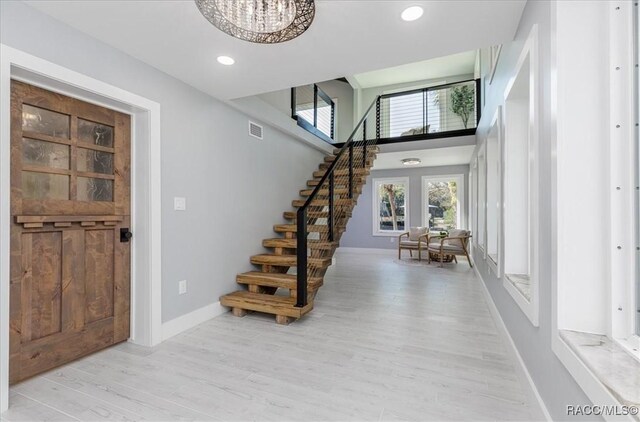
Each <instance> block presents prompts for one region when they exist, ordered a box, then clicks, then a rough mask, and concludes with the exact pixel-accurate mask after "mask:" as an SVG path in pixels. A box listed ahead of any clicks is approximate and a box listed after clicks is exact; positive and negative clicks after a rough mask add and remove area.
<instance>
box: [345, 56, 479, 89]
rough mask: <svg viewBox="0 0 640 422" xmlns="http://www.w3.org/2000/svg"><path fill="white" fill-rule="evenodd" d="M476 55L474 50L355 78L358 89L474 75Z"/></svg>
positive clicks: (376, 71)
mask: <svg viewBox="0 0 640 422" xmlns="http://www.w3.org/2000/svg"><path fill="white" fill-rule="evenodd" d="M476 55H477V51H476V50H472V51H467V52H465V53H458V54H452V55H449V56H445V57H438V58H435V59H430V60H422V61H419V62H416V63H409V64H404V65H401V66H394V67H390V68H387V69H381V70H374V71H371V72H364V73H358V74H357V75H353V78H354V79H355V82H356V83H357V84H358V87H360V88H373V87H377V86H386V85H395V84H402V83H408V82H414V81H420V80H425V79H438V78H443V79H444V78H446V77H447V76H454V75H466V74H473V71H474V68H475V64H476Z"/></svg>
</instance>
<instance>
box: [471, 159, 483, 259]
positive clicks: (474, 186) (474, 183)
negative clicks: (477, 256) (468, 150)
mask: <svg viewBox="0 0 640 422" xmlns="http://www.w3.org/2000/svg"><path fill="white" fill-rule="evenodd" d="M469 170H470V171H469V176H470V178H471V183H470V196H471V201H470V202H471V212H470V219H471V230H472V231H471V234H472V236H471V244H472V245H473V246H474V247H475V248H476V249H477V248H478V239H479V237H478V227H480V226H479V224H478V177H479V176H478V156H477V155H474V157H473V160H472V162H471V165H470V169H469Z"/></svg>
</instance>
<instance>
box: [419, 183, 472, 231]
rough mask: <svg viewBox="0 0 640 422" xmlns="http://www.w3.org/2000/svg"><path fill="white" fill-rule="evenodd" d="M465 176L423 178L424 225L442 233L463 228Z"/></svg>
mask: <svg viewBox="0 0 640 422" xmlns="http://www.w3.org/2000/svg"><path fill="white" fill-rule="evenodd" d="M463 180H464V179H463V176H462V175H453V176H440V177H429V176H425V177H423V178H422V201H423V203H422V225H423V226H428V227H429V228H430V229H431V230H434V231H442V230H450V229H456V228H461V227H462V208H461V207H462V203H461V202H462V201H461V200H460V199H461V195H462V190H463Z"/></svg>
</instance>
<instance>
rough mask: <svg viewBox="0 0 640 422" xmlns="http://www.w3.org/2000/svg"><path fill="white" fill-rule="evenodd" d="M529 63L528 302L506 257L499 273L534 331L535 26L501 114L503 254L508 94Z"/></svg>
mask: <svg viewBox="0 0 640 422" xmlns="http://www.w3.org/2000/svg"><path fill="white" fill-rule="evenodd" d="M527 60H528V61H529V73H528V75H525V76H527V77H528V78H529V117H528V156H529V159H528V162H529V169H528V198H529V199H528V201H529V203H528V210H529V223H528V249H529V252H528V254H529V258H528V267H529V273H528V276H529V284H530V289H531V294H530V296H531V297H530V299H528V298H527V297H526V296H524V294H522V292H521V291H520V290H518V288H516V286H515V285H514V283H513V282H512V281H511V280H510V279H509V277H508V275H507V274H506V271H505V269H506V260H507V258H508V257H507V256H506V254H505V256H503V260H502V261H503V262H502V272H503V274H504V277H502V279H503V286H504V288H505V289H506V290H507V291H508V292H509V294H510V296H511V297H512V298H513V300H514V301H515V302H516V303H517V304H518V306H519V307H520V309H521V310H522V312H523V313H524V314H525V315H526V316H527V318H528V319H529V321H530V322H531V324H532V325H533V326H535V327H538V326H539V281H538V272H539V271H538V256H539V251H538V233H539V220H538V219H539V214H540V212H539V201H538V196H539V195H538V177H539V176H538V173H539V171H538V166H539V161H540V157H539V156H538V148H539V137H538V131H539V129H538V127H539V108H538V104H539V99H538V90H539V87H538V85H539V74H538V73H539V70H538V68H539V65H538V28H537V26H534V27H533V28H532V29H531V32H530V34H529V36H528V38H527V40H526V41H525V43H524V46H523V47H522V51H521V53H520V56H519V58H518V61H517V64H516V67H515V72H514V74H513V76H512V77H511V79H510V80H509V83H508V84H507V87H506V89H505V93H504V101H505V107H504V114H505V116H504V117H503V122H504V123H503V124H504V140H503V145H504V146H503V158H502V164H503V166H502V169H503V171H502V173H503V176H502V178H503V179H504V184H503V195H502V203H503V210H502V211H503V212H502V215H503V219H504V223H503V228H504V230H503V239H504V240H503V241H504V242H505V243H504V246H503V251H505V250H506V248H507V244H506V232H507V230H508V227H509V221H508V214H507V213H506V212H505V211H506V210H507V209H508V207H509V197H508V191H507V189H506V183H508V180H507V172H508V166H509V161H508V160H509V157H508V154H507V152H506V151H507V150H506V148H507V144H508V143H509V137H508V136H507V135H508V130H509V128H508V127H507V126H508V118H507V117H508V116H507V114H508V113H509V108H508V98H509V96H510V94H511V90H512V88H513V86H514V84H515V82H516V79H517V78H518V76H519V75H520V72H521V71H523V66H524V64H525V63H526V61H527Z"/></svg>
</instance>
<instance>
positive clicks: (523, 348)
mask: <svg viewBox="0 0 640 422" xmlns="http://www.w3.org/2000/svg"><path fill="white" fill-rule="evenodd" d="M553 10H554V5H553V4H552V2H550V1H543V0H540V1H529V2H527V5H526V7H525V10H524V13H523V16H522V18H521V21H520V25H519V27H518V30H517V33H516V36H515V38H514V41H513V42H512V43H508V44H505V45H504V46H503V48H502V52H501V54H500V59H499V62H498V67H497V69H496V73H495V76H494V80H493V82H492V83H491V85H490V86H489V89H488V91H487V92H486V99H485V107H484V109H483V111H482V119H481V121H480V124H479V125H478V131H477V135H478V136H479V137H484V136H486V133H487V131H488V129H489V125H490V123H491V119H492V118H493V116H494V114H495V112H496V109H497V107H498V106H499V105H500V104H502V103H503V101H504V91H505V88H506V86H507V83H508V81H509V79H510V78H511V77H512V76H513V75H514V74H515V66H516V62H517V60H518V57H519V55H520V52H521V50H522V47H523V44H524V41H525V40H526V38H527V37H528V35H529V32H530V30H531V27H532V25H533V24H536V23H537V24H538V26H539V27H538V30H539V47H538V51H539V64H538V66H539V72H540V87H539V90H538V95H539V99H540V109H539V113H540V116H541V119H540V134H539V143H540V145H539V156H540V163H539V165H540V188H539V204H540V232H539V234H538V236H539V237H538V238H539V251H540V254H539V262H540V268H539V274H540V277H539V283H540V284H539V292H540V326H539V327H538V328H536V327H534V326H533V325H531V322H530V321H529V319H528V318H527V317H526V316H525V315H524V313H522V311H521V310H520V308H519V307H518V305H517V304H516V303H515V301H514V300H513V298H512V297H511V296H510V295H509V293H508V292H507V290H506V289H505V288H504V287H503V285H502V280H501V279H500V280H498V279H496V277H495V276H494V275H493V274H492V273H491V272H489V271H488V268H487V266H486V265H485V261H484V259H482V258H481V257H476V259H475V262H476V266H477V269H478V271H479V272H480V273H481V274H482V277H483V279H484V280H485V282H486V284H487V288H488V289H489V292H490V294H491V297H492V298H493V301H494V302H495V304H496V306H497V307H498V310H499V311H500V314H501V316H502V319H503V320H504V322H505V324H506V326H507V329H508V330H509V333H510V334H511V337H512V338H513V341H514V342H515V344H516V347H517V349H518V351H519V353H520V355H521V356H522V359H523V360H524V362H525V364H526V366H527V368H528V370H529V373H530V374H531V377H532V378H533V381H534V382H535V384H536V386H537V388H538V391H539V393H540V395H541V396H542V399H543V400H544V402H545V403H546V405H547V408H548V410H549V412H550V414H551V416H552V417H553V419H554V420H556V419H557V420H561V419H568V417H567V415H566V406H567V405H568V404H573V405H580V404H589V403H590V401H589V399H588V398H587V397H586V395H585V394H584V392H583V391H582V389H581V388H580V387H579V386H578V385H577V384H576V382H575V381H574V379H573V378H572V377H571V375H570V374H569V373H568V371H567V370H566V369H565V367H564V366H563V365H562V363H561V362H560V361H559V360H558V358H557V357H556V356H555V354H554V353H553V351H552V350H551V332H552V331H551V330H552V321H551V317H552V309H551V306H552V302H551V293H552V283H551V261H552V259H553V256H552V251H553V249H554V248H553V244H552V238H551V212H552V210H551V204H552V186H551V173H552V167H551V154H552V149H551V136H552V130H551V129H552V128H551V124H552V121H551V114H550V113H551V109H552V107H551V104H552V99H551V93H552V91H551V76H552V63H551V57H552V41H553V38H552V34H553V33H554V28H553V27H552V13H553ZM487 66H488V64H487V63H486V61H484V63H483V74H485V73H486V71H487ZM580 419H587V418H586V417H581V418H580Z"/></svg>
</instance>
